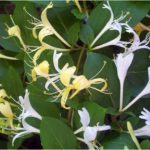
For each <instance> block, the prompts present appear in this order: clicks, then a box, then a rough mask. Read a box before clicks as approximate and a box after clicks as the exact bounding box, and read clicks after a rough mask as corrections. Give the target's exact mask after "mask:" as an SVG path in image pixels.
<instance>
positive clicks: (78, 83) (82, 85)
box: [70, 75, 107, 98]
mask: <svg viewBox="0 0 150 150" xmlns="http://www.w3.org/2000/svg"><path fill="white" fill-rule="evenodd" d="M102 83H103V84H104V85H103V87H102V88H101V89H98V88H96V87H93V86H92V85H94V84H102ZM72 88H73V89H74V90H75V92H74V93H73V94H72V95H71V97H70V98H73V97H74V96H75V95H76V94H77V93H79V92H80V91H81V90H83V89H88V88H91V89H93V90H96V91H98V92H101V93H105V90H106V89H107V82H106V80H105V79H102V78H95V79H89V80H88V79H87V78H86V77H85V76H84V75H80V76H77V77H75V79H74V80H73V81H72Z"/></svg>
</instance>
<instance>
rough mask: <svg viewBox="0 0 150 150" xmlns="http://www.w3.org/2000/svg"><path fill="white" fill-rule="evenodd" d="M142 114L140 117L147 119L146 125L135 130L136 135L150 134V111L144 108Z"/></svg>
mask: <svg viewBox="0 0 150 150" xmlns="http://www.w3.org/2000/svg"><path fill="white" fill-rule="evenodd" d="M141 114H142V115H140V116H139V118H141V119H144V120H146V121H145V124H146V125H145V126H144V127H142V128H140V129H137V130H134V133H135V135H136V136H150V111H148V110H147V109H145V108H143V111H141Z"/></svg>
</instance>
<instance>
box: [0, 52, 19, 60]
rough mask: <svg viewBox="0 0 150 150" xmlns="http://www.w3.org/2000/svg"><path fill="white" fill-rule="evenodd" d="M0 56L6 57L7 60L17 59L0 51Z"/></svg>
mask: <svg viewBox="0 0 150 150" xmlns="http://www.w3.org/2000/svg"><path fill="white" fill-rule="evenodd" d="M1 58H2V59H8V60H18V59H17V58H15V57H10V56H6V55H4V54H1V53H0V59H1Z"/></svg>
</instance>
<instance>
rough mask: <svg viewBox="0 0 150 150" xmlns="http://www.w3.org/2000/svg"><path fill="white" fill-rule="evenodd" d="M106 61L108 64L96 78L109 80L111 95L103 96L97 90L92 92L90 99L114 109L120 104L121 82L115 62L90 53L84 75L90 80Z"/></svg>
mask: <svg viewBox="0 0 150 150" xmlns="http://www.w3.org/2000/svg"><path fill="white" fill-rule="evenodd" d="M104 61H105V62H106V65H105V67H104V68H103V70H102V71H101V72H100V73H99V74H98V75H97V77H96V78H103V79H106V80H107V83H108V93H110V94H102V93H100V92H97V91H95V90H91V92H92V94H91V98H90V99H91V100H92V101H95V102H97V103H98V104H100V105H101V106H104V107H110V106H113V107H114V108H117V107H118V103H119V102H118V99H119V81H118V77H117V72H116V67H115V64H114V62H113V61H112V60H111V59H110V58H108V57H106V56H104V55H102V54H97V53H92V52H89V53H88V54H87V59H86V62H85V65H84V74H85V75H86V77H87V78H88V79H90V78H92V77H93V76H94V75H95V74H97V73H98V72H99V71H100V70H101V68H102V66H103V65H104ZM114 87H115V88H114ZM97 88H99V87H97Z"/></svg>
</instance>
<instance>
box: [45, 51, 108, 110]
mask: <svg viewBox="0 0 150 150" xmlns="http://www.w3.org/2000/svg"><path fill="white" fill-rule="evenodd" d="M61 56H62V53H60V54H57V53H56V51H54V55H53V62H54V67H55V69H56V71H57V72H58V73H56V74H54V75H53V77H51V78H50V79H49V80H47V82H46V84H45V88H46V90H48V87H49V85H50V84H51V83H52V82H57V81H60V82H61V83H62V84H63V85H64V89H62V90H60V91H58V93H59V95H58V96H57V98H58V97H61V106H62V107H63V108H65V109H70V107H66V106H65V104H66V101H67V99H72V98H73V97H74V96H75V95H76V94H78V93H79V92H80V91H81V90H83V89H89V88H91V89H94V90H96V91H99V92H101V93H104V92H105V90H106V88H107V82H106V80H104V79H102V78H95V79H93V78H91V79H89V80H88V79H87V78H86V77H85V76H84V75H80V76H76V75H75V71H76V67H75V66H72V67H69V64H68V63H66V64H65V65H64V67H63V68H62V69H60V68H59V65H58V62H59V59H60V57H61ZM102 83H103V84H104V85H103V86H102V88H101V89H97V88H95V87H93V86H92V85H94V84H102ZM71 90H73V91H74V92H73V93H72V95H71V96H70V97H69V93H70V91H71Z"/></svg>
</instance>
